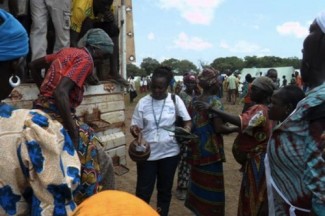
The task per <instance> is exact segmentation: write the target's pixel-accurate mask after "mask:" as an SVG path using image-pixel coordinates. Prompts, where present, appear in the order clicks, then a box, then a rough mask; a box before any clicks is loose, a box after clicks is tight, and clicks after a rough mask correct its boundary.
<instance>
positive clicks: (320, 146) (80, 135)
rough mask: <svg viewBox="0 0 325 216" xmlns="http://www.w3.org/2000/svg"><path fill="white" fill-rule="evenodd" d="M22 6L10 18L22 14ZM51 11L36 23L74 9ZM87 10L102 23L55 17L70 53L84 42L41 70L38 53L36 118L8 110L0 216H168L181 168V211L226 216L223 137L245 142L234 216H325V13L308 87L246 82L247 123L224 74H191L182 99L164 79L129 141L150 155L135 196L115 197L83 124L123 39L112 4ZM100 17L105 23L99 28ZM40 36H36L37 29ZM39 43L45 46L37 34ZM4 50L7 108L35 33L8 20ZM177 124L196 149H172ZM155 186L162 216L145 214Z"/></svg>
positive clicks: (307, 55)
mask: <svg viewBox="0 0 325 216" xmlns="http://www.w3.org/2000/svg"><path fill="white" fill-rule="evenodd" d="M14 2H16V1H12V2H11V3H10V4H13V5H11V7H15V4H14ZM44 2H46V3H45V5H43V4H41V3H44ZM76 2H77V1H75V2H73V4H72V9H73V7H74V6H75V5H76V4H77V3H76ZM20 3H21V2H20ZM54 3H57V2H56V1H49V2H47V1H40V2H38V1H36V0H31V14H32V16H31V17H32V22H35V21H34V19H39V17H40V16H41V14H42V15H46V16H49V14H51V16H55V15H54V13H51V12H49V11H51V10H53V8H55V9H58V8H60V10H62V11H61V12H63V13H62V14H63V15H67V14H68V13H69V12H70V10H67V9H66V6H67V5H65V4H62V5H60V7H57V6H55V5H53V4H54ZM83 3H85V4H86V3H87V4H88V5H83V6H82V8H83V9H87V8H88V9H89V4H93V5H91V7H92V8H93V9H94V11H93V14H91V15H90V16H89V17H88V15H87V16H86V15H85V14H83V13H81V14H78V13H77V12H75V13H74V12H73V15H72V17H73V16H74V15H76V14H78V16H81V17H83V19H81V20H83V21H82V22H81V23H79V25H77V23H75V24H74V25H73V26H74V27H70V28H67V27H68V26H67V24H69V25H70V24H71V26H72V23H73V22H72V23H70V21H69V23H66V18H67V16H62V14H61V17H57V19H61V21H62V22H63V23H62V24H63V25H62V26H61V27H62V28H66V30H68V31H67V32H69V37H70V39H69V41H70V43H71V44H72V41H71V38H73V39H74V40H76V41H77V43H76V46H72V47H69V46H68V47H61V48H60V49H58V50H57V51H56V52H54V53H51V54H48V55H46V52H44V50H42V49H43V48H44V47H43V46H42V49H41V50H42V51H41V52H40V53H41V54H40V56H38V57H35V58H34V57H33V55H34V54H35V52H34V51H33V50H35V47H34V46H33V45H32V44H33V43H31V46H30V47H31V53H32V57H31V58H32V61H31V62H30V63H29V64H28V69H29V70H30V72H31V77H32V78H33V80H34V81H35V82H36V84H37V86H38V87H39V89H40V94H39V96H38V98H37V99H36V100H35V101H34V103H33V106H34V107H33V108H34V109H31V110H28V109H16V108H14V107H12V106H10V105H8V104H5V103H3V102H1V103H0V145H1V147H2V150H3V151H1V153H0V154H1V161H0V169H1V170H2V172H1V173H0V182H1V185H0V197H1V199H0V214H1V215H69V214H72V215H90V214H94V213H95V212H94V211H91V212H89V211H90V209H92V206H94V205H98V208H96V211H98V212H101V213H98V214H104V213H103V212H106V213H107V212H109V211H111V213H110V214H111V215H114V214H115V215H119V214H126V215H131V214H134V215H148V216H151V215H158V214H159V215H162V216H167V215H168V212H169V207H170V202H171V197H172V188H173V180H174V177H175V174H176V171H177V167H178V166H179V170H178V181H177V190H178V192H179V193H178V198H179V199H181V200H185V201H184V205H185V206H186V207H187V208H189V209H190V210H191V211H192V212H193V213H194V214H195V215H200V216H212V215H225V193H226V191H225V187H224V176H223V163H224V162H225V151H224V142H223V135H224V134H230V133H238V135H237V137H236V139H235V141H234V144H233V155H234V157H235V159H236V160H237V161H238V163H240V164H241V165H242V168H241V172H242V182H241V189H240V193H239V203H238V213H237V215H239V216H264V215H270V216H272V215H290V216H293V215H318V216H321V215H324V212H325V166H324V165H325V150H324V149H325V105H324V104H325V84H324V83H325V61H322V58H323V55H325V41H324V40H325V37H324V34H325V13H322V14H320V15H318V16H317V17H316V19H315V20H314V22H313V23H312V24H311V25H310V30H309V31H310V32H309V35H308V36H307V37H306V38H305V40H304V43H303V56H302V64H301V68H300V73H301V77H300V76H299V73H295V74H294V77H295V84H294V83H293V82H292V85H282V86H280V82H279V79H278V78H277V73H276V70H275V69H270V70H269V71H268V72H267V73H266V75H265V76H259V77H256V78H252V77H251V76H246V77H245V80H246V81H247V84H246V86H245V95H244V97H245V98H246V99H247V101H246V102H247V104H245V107H244V109H243V111H242V113H241V114H239V115H234V114H231V113H228V112H226V111H224V109H223V102H222V100H221V98H220V95H221V94H220V91H221V89H222V85H223V83H222V82H221V81H220V73H219V71H218V70H216V69H213V68H204V69H203V70H202V72H201V73H200V74H199V75H198V76H196V75H195V74H192V73H186V74H184V79H183V81H184V84H185V87H186V88H185V89H184V91H183V92H180V93H179V95H175V94H174V93H173V92H174V88H171V84H172V83H173V80H174V77H173V72H172V69H171V68H169V67H166V66H159V67H157V68H156V69H155V70H154V72H153V75H152V78H151V79H152V80H151V83H150V90H151V91H150V92H149V94H148V95H146V96H144V97H143V98H141V99H140V100H139V101H138V103H137V105H136V107H135V110H134V113H133V116H132V120H131V125H130V132H131V134H132V135H133V136H134V137H138V136H140V135H141V136H142V138H143V139H144V140H145V141H146V143H148V145H149V146H150V156H149V157H148V159H146V160H145V161H142V162H137V164H136V167H137V183H136V186H135V196H134V195H131V194H127V193H123V192H119V191H106V192H102V191H103V190H104V189H105V190H106V189H114V188H112V187H111V188H110V187H109V186H107V185H105V184H104V183H103V178H105V177H111V178H113V176H114V174H112V173H110V174H104V173H105V170H104V169H103V168H102V167H103V164H102V163H110V162H109V161H110V158H109V156H107V158H106V159H105V160H99V157H98V155H97V154H99V151H98V148H99V145H100V143H99V142H98V140H97V138H96V135H95V133H94V131H93V130H92V129H91V128H90V127H89V126H88V125H87V124H85V123H83V122H81V121H80V120H79V119H78V118H77V117H76V116H75V110H76V108H77V107H78V106H79V105H80V103H81V102H82V99H83V93H84V92H83V90H84V88H83V87H84V85H85V84H86V83H90V84H91V83H97V82H98V79H97V77H96V76H94V67H95V66H94V65H95V64H96V63H101V62H102V61H104V60H106V59H109V58H111V57H114V52H115V51H116V47H115V46H114V44H115V43H114V39H113V37H114V36H111V37H110V35H109V32H110V31H108V30H107V29H106V28H109V29H110V30H112V31H113V32H114V27H112V25H111V23H110V21H111V13H112V12H111V8H110V7H108V6H111V4H112V1H109V0H104V1H98V2H97V1H95V0H94V1H84V2H83ZM16 4H18V3H17V2H16ZM16 6H17V5H16ZM61 6H62V7H61ZM79 6H80V5H79ZM75 7H76V6H75ZM80 7H81V6H80ZM103 7H104V8H105V9H103ZM41 9H42V10H41ZM43 9H46V10H47V12H46V10H45V12H44V11H43ZM70 9H71V8H70ZM108 9H109V10H108ZM36 11H37V12H36ZM72 11H73V10H72ZM76 11H78V12H82V11H83V10H76ZM101 15H102V16H103V17H101V18H102V19H100V20H101V21H98V20H97V19H96V17H98V16H101ZM33 17H34V18H33ZM37 17H38V18H37ZM79 18H80V17H79ZM51 19H52V20H53V19H55V18H54V17H51ZM78 20H79V21H80V19H78ZM103 20H105V21H104V22H103ZM97 22H99V23H97ZM34 24H35V23H34ZM34 24H32V30H31V31H35V28H36V27H37V26H33V25H34ZM58 24H59V21H58V23H56V24H55V25H58ZM78 26H79V27H78ZM95 26H96V28H94V27H95ZM84 27H85V30H84V33H82V32H83V30H82V29H83V28H84ZM44 28H45V29H46V27H44ZM54 28H55V29H56V28H58V27H57V26H55V27H54ZM33 29H34V30H33ZM105 29H106V30H105ZM39 30H40V29H39ZM42 30H44V29H42ZM61 33H62V34H63V33H64V32H61ZM61 33H60V34H61ZM115 33H116V32H115ZM34 34H37V35H38V36H39V37H45V36H44V34H41V33H40V32H38V33H37V31H35V32H34ZM115 36H116V35H115ZM30 37H33V34H30ZM57 37H60V36H59V35H57ZM0 38H1V40H0V66H1V67H0V70H1V73H0V78H1V79H0V88H1V91H0V100H1V101H2V100H4V99H6V98H7V97H8V96H9V95H10V93H11V91H12V89H13V88H14V87H17V86H18V85H19V84H20V83H21V81H20V80H21V76H20V74H23V73H22V72H21V71H22V70H25V69H26V67H24V66H23V65H24V59H25V58H26V56H28V53H29V37H28V34H27V31H26V28H24V26H23V25H22V23H21V22H19V21H18V20H17V19H16V18H15V17H14V16H13V15H11V14H10V13H8V12H6V11H5V10H2V9H0ZM43 39H44V38H43ZM33 40H35V38H34V39H33ZM57 40H58V41H59V39H57ZM30 41H32V39H30ZM76 41H74V42H73V43H75V42H76ZM58 44H59V43H58ZM58 44H56V45H54V47H57V46H60V45H58ZM61 44H62V43H61ZM55 49H56V48H55ZM45 50H47V48H46V49H45ZM112 61H113V60H112ZM112 66H114V63H113V64H112ZM43 71H45V73H43ZM113 71H114V69H113ZM235 75H236V74H232V75H230V76H229V77H228V78H227V81H226V83H227V85H226V89H227V91H228V93H229V102H230V103H231V104H236V99H237V96H238V92H237V91H236V88H237V89H238V86H237V85H238V77H236V76H235ZM169 91H171V92H172V93H170V92H169ZM305 92H306V93H305ZM177 117H181V119H182V123H181V126H180V127H181V128H182V130H183V131H184V132H186V133H187V134H189V135H193V136H191V137H192V138H189V139H184V140H177V139H175V136H176V135H175V133H176V129H175V122H176V119H177ZM172 128H174V131H173V129H172ZM9 166H10V167H9ZM9 168H10V169H9ZM12 168H13V169H12ZM13 170H14V171H13ZM155 185H156V188H157V209H156V210H154V209H152V208H151V207H150V206H149V205H148V203H150V199H151V196H152V194H153V190H154V187H155ZM184 192H185V193H184ZM126 200H127V201H128V202H127V203H126V202H125V201H126ZM126 205H129V207H130V208H127V207H126ZM114 210H115V213H114ZM122 212H123V213H122Z"/></svg>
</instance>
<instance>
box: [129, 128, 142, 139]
mask: <svg viewBox="0 0 325 216" xmlns="http://www.w3.org/2000/svg"><path fill="white" fill-rule="evenodd" d="M140 131H141V129H140V128H139V127H138V126H137V125H132V126H131V127H130V132H131V134H132V136H133V137H138V136H139V133H140Z"/></svg>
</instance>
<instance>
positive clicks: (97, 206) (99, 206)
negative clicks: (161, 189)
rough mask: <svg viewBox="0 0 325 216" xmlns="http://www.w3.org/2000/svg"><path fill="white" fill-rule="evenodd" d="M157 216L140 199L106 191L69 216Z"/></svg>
mask: <svg viewBox="0 0 325 216" xmlns="http://www.w3.org/2000/svg"><path fill="white" fill-rule="evenodd" d="M102 215H108V216H140V215H145V216H159V214H158V213H157V212H156V211H155V210H154V209H153V208H152V207H151V206H149V205H148V204H147V203H146V202H144V201H143V200H141V199H140V198H138V197H136V196H134V195H132V194H130V193H127V192H123V191H116V190H106V191H103V192H100V193H97V194H95V195H93V196H92V197H90V198H88V199H86V200H85V201H84V202H82V203H81V204H80V205H79V206H78V207H77V209H76V210H75V211H74V212H73V213H72V215H71V216H102Z"/></svg>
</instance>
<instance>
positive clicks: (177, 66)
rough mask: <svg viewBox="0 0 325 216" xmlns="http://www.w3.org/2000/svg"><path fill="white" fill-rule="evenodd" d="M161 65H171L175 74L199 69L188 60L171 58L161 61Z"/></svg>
mask: <svg viewBox="0 0 325 216" xmlns="http://www.w3.org/2000/svg"><path fill="white" fill-rule="evenodd" d="M161 65H165V66H169V67H171V68H172V69H173V72H174V74H175V75H183V74H184V73H186V72H188V71H193V72H196V73H197V72H198V71H199V69H198V68H197V67H196V66H195V65H194V64H193V63H192V62H190V61H188V60H177V59H174V58H171V59H167V60H165V61H163V62H161Z"/></svg>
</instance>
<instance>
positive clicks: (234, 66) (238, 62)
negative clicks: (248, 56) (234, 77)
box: [210, 56, 244, 72]
mask: <svg viewBox="0 0 325 216" xmlns="http://www.w3.org/2000/svg"><path fill="white" fill-rule="evenodd" d="M210 66H211V67H213V68H215V69H217V70H219V71H221V72H224V71H227V70H230V71H232V72H234V71H235V70H241V69H242V68H243V67H244V61H243V59H241V58H238V57H236V56H232V57H225V58H217V59H215V60H214V61H213V62H212V63H211V65H210Z"/></svg>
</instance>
